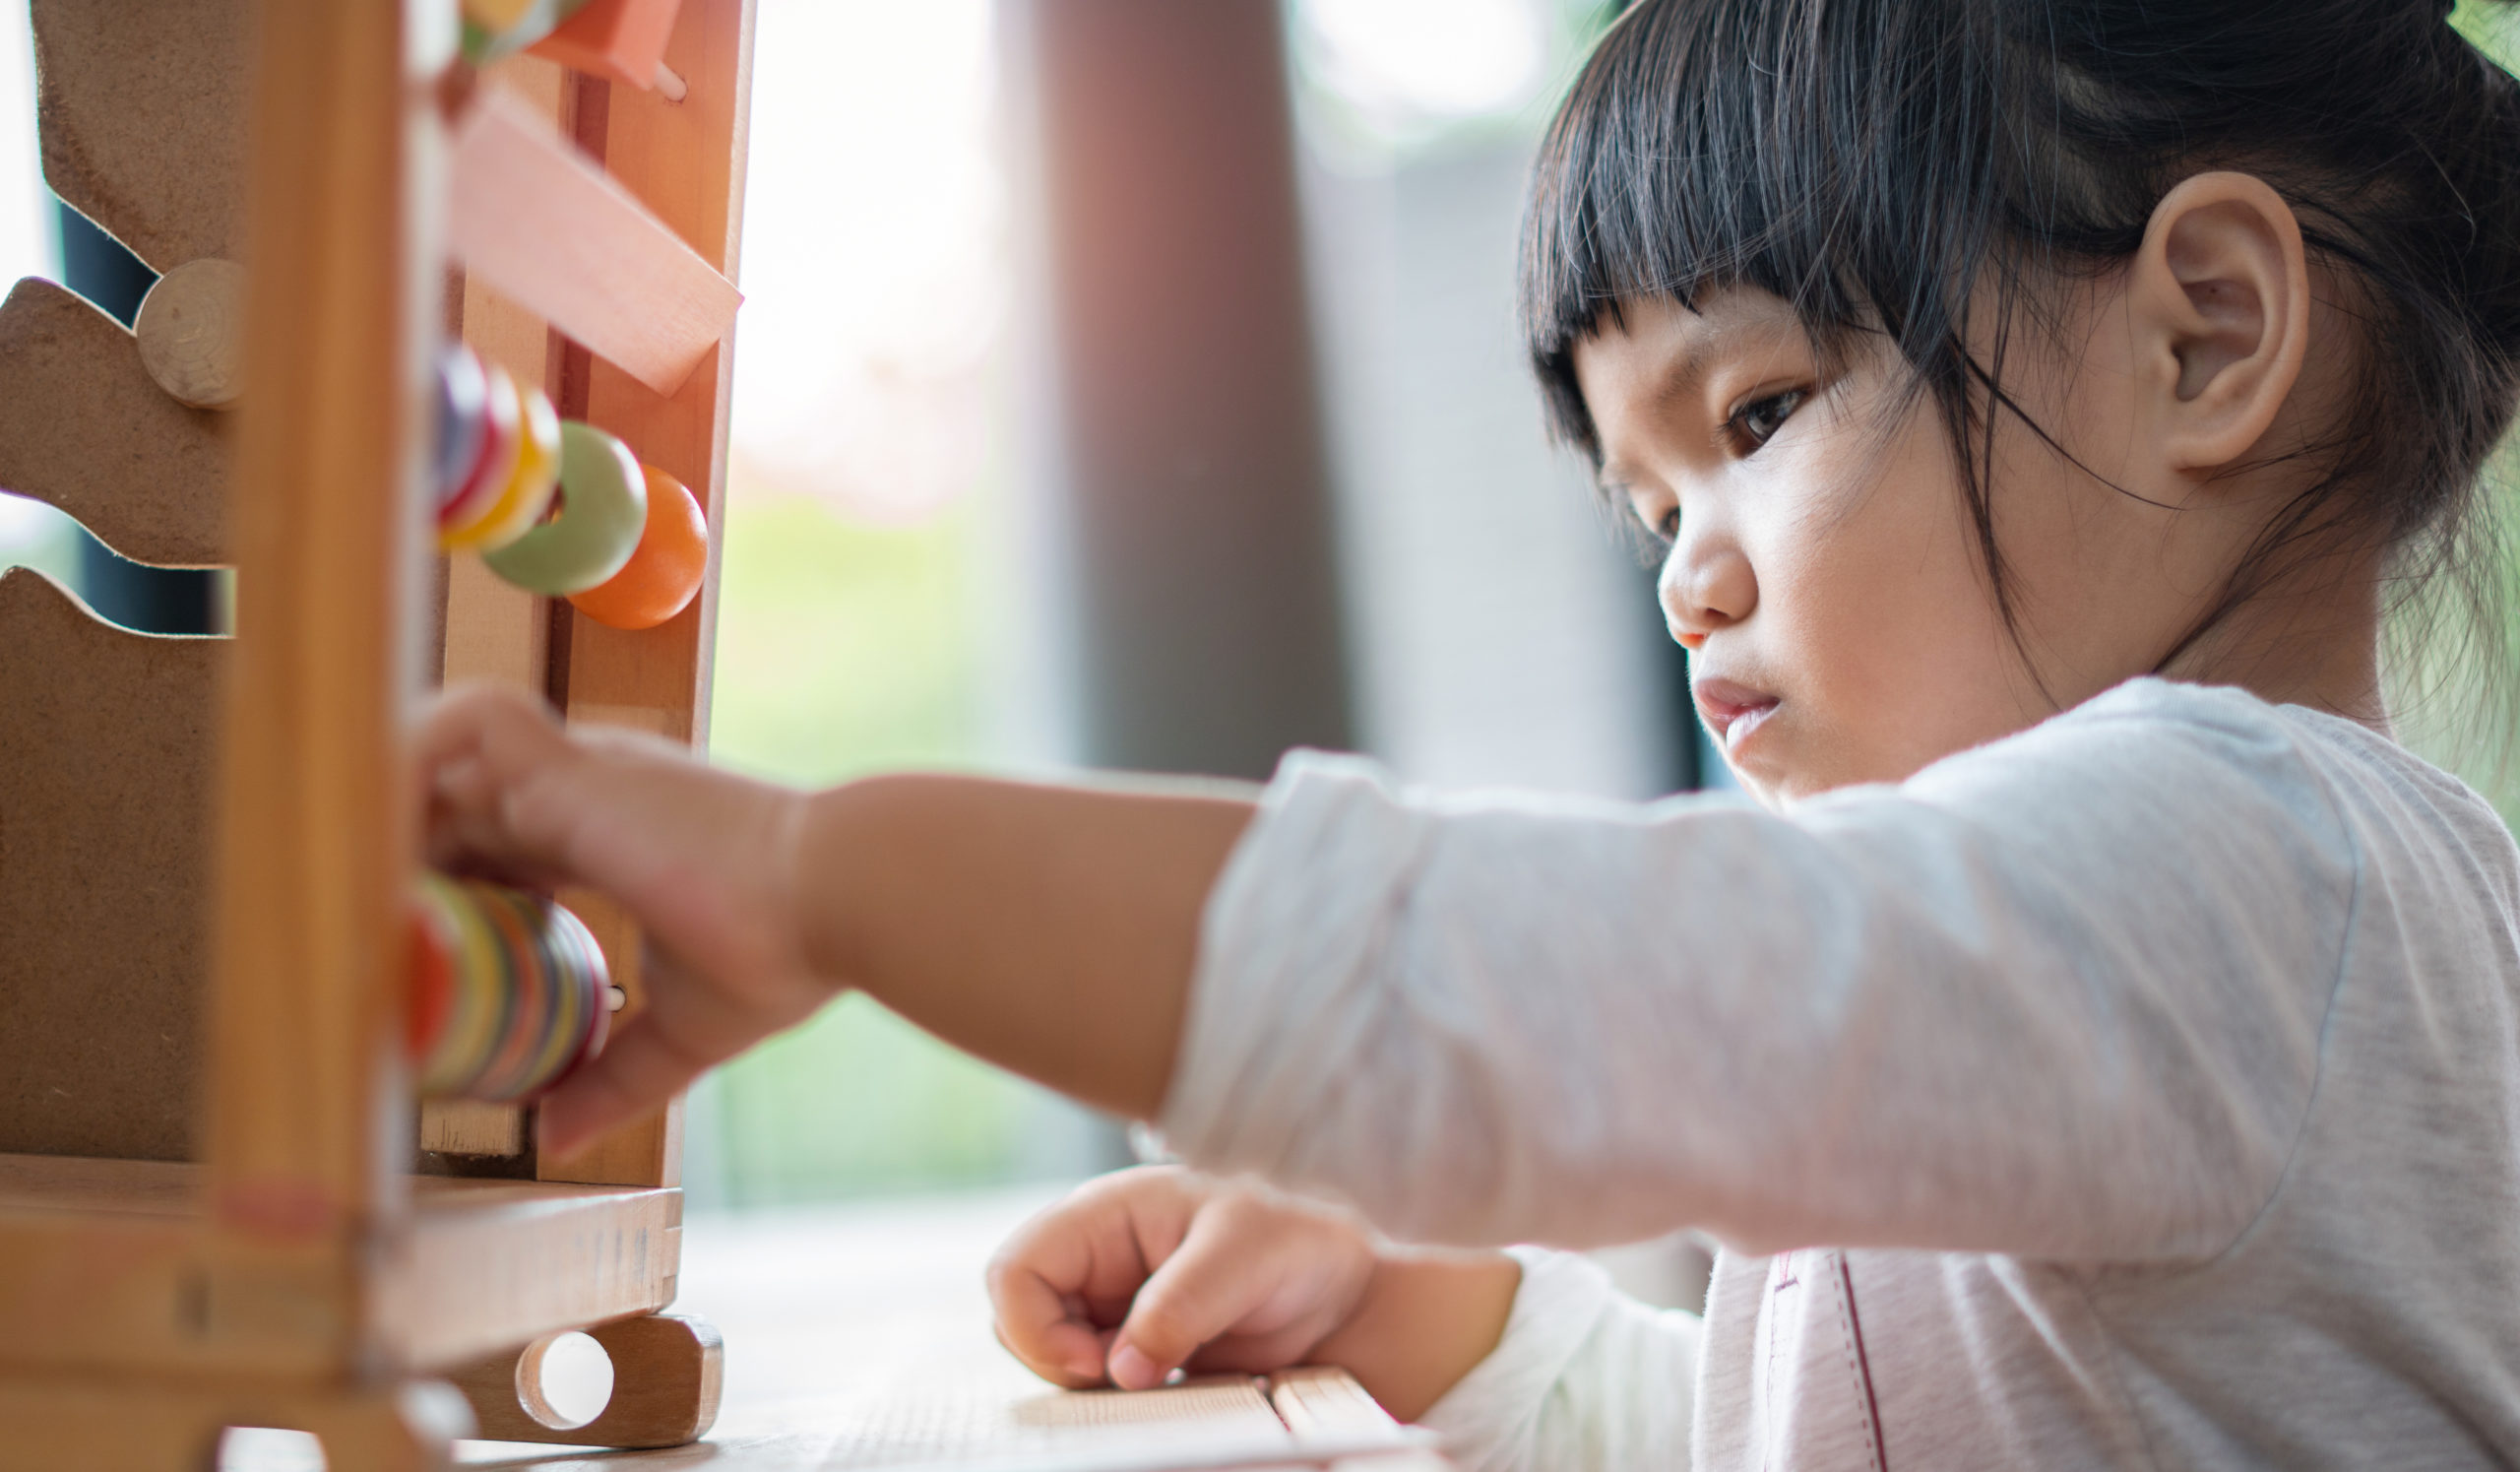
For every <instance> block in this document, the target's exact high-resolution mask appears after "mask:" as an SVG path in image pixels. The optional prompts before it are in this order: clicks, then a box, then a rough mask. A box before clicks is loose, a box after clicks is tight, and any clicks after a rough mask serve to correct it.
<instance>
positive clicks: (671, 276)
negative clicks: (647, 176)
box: [447, 88, 743, 396]
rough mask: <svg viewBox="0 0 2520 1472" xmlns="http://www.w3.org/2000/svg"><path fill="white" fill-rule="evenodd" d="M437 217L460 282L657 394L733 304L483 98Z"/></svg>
mask: <svg viewBox="0 0 2520 1472" xmlns="http://www.w3.org/2000/svg"><path fill="white" fill-rule="evenodd" d="M447 213H448V220H447V244H448V247H449V248H450V249H452V250H453V251H454V253H455V255H456V257H457V259H459V260H461V261H462V262H463V263H464V269H465V270H466V271H468V272H470V273H471V274H472V275H473V276H474V277H477V278H479V279H480V281H481V282H483V283H484V284H485V285H487V286H489V287H490V288H492V289H494V290H496V291H497V292H499V293H500V294H501V295H503V296H506V297H508V298H510V299H511V300H513V301H515V302H516V303H517V304H518V305H520V306H522V307H524V308H525V309H526V310H528V311H530V312H533V313H535V314H536V316H539V317H542V318H544V319H545V320H547V321H549V322H550V324H551V325H552V326H553V327H556V328H558V329H559V330H560V331H561V332H562V333H563V334H565V335H567V336H568V337H571V338H574V339H576V340H577V341H578V342H580V343H583V344H585V345H586V346H587V348H588V350H589V351H591V352H596V353H598V354H599V355H601V356H602V357H604V358H607V359H609V360H610V361H612V362H614V363H617V364H619V365H620V367H621V368H622V370H623V371H625V372H627V373H628V374H629V375H630V376H631V377H633V378H636V379H638V380H639V381H640V382H641V383H644V384H646V385H647V386H648V387H650V388H652V389H655V390H656V391H657V392H658V393H660V394H664V395H668V396H670V395H671V394H672V393H673V392H674V391H675V390H676V389H678V388H680V387H682V381H683V380H684V379H685V378H687V377H689V376H690V374H691V370H692V368H693V367H695V366H696V365H698V363H699V361H700V359H701V358H702V357H704V356H706V355H707V354H708V352H709V350H710V349H711V348H712V347H714V346H715V345H716V344H717V343H718V341H719V340H720V339H722V338H724V337H725V335H726V331H727V329H728V328H730V327H732V326H733V325H734V321H735V308H736V307H738V306H740V305H741V304H742V303H743V293H742V292H740V291H738V290H736V289H735V286H734V283H732V282H730V281H728V280H726V279H725V277H723V276H721V275H719V274H718V273H717V272H716V271H715V270H712V269H711V268H710V265H709V263H708V262H707V261H705V260H703V259H701V257H700V255H699V253H698V252H696V251H694V250H693V249H692V248H691V247H690V246H688V245H685V244H683V243H682V240H681V239H680V238H679V237H678V236H676V235H675V234H674V232H673V230H672V229H671V228H670V227H668V226H667V225H666V224H664V222H662V221H661V220H659V219H658V218H657V217H656V216H655V215H654V214H652V213H650V212H649V210H648V207H647V206H645V205H643V204H641V203H640V202H639V201H638V199H637V198H635V197H634V196H632V195H631V193H630V192H629V191H628V190H626V189H623V188H622V187H621V186H620V185H619V184H617V183H615V182H613V180H612V179H611V178H610V177H608V176H607V175H606V174H605V173H604V172H603V170H602V169H601V168H599V167H598V166H597V165H596V164H595V163H594V161H593V160H589V159H587V158H586V157H585V156H584V155H582V154H580V153H579V152H578V151H577V150H576V149H575V148H573V147H571V146H570V145H569V143H568V142H567V141H566V140H565V139H563V138H561V137H560V135H559V133H558V132H557V131H556V130H555V129H553V128H552V127H551V125H550V124H549V123H547V122H545V121H543V120H542V119H541V118H540V117H538V116H537V115H536V113H535V112H534V111H533V109H532V108H530V107H528V106H527V105H526V104H525V103H523V102H521V101H519V100H517V99H515V98H513V97H510V96H506V95H505V94H503V93H500V92H498V91H497V90H495V89H489V88H485V89H483V90H482V92H481V94H480V96H477V97H476V98H475V99H474V100H473V105H472V107H471V108H470V109H469V110H467V112H466V113H465V115H464V117H463V119H462V120H461V121H460V122H458V123H457V125H456V132H455V182H454V198H453V200H452V201H451V203H450V208H449V210H448V212H447Z"/></svg>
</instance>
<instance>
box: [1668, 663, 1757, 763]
mask: <svg viewBox="0 0 2520 1472" xmlns="http://www.w3.org/2000/svg"><path fill="white" fill-rule="evenodd" d="M1689 689H1690V693H1691V694H1693V695H1695V696H1696V697H1697V708H1698V713H1699V714H1700V715H1702V716H1704V717H1705V718H1706V727H1707V730H1709V731H1712V732H1714V733H1715V739H1716V741H1717V742H1718V743H1719V744H1721V745H1722V746H1723V747H1724V749H1725V751H1726V752H1727V753H1731V752H1733V751H1738V750H1739V749H1741V743H1742V742H1743V741H1746V740H1748V739H1749V738H1750V734H1751V733H1752V732H1755V731H1757V730H1758V729H1759V728H1760V727H1761V726H1763V725H1765V724H1766V723H1767V719H1768V717H1769V716H1771V715H1773V714H1775V713H1776V708H1777V703H1778V702H1777V697H1776V696H1774V695H1771V694H1769V693H1768V692H1767V691H1765V690H1754V689H1752V688H1750V687H1749V686H1748V685H1745V684H1741V683H1738V682H1737V681H1734V680H1729V679H1722V678H1718V677H1716V676H1713V675H1707V676H1702V677H1700V678H1698V679H1697V680H1694V681H1692V682H1691V684H1690V686H1689Z"/></svg>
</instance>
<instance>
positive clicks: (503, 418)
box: [437, 363, 525, 551]
mask: <svg viewBox="0 0 2520 1472" xmlns="http://www.w3.org/2000/svg"><path fill="white" fill-rule="evenodd" d="M488 379H489V390H488V393H487V395H486V396H485V397H484V399H483V401H482V405H483V411H484V412H483V415H482V421H481V422H482V431H483V432H482V435H481V453H480V456H479V458H477V459H476V460H474V461H473V471H472V474H470V475H468V476H466V477H465V478H464V483H463V484H462V485H459V486H457V487H456V490H455V493H454V494H453V495H451V496H449V497H447V498H446V500H445V501H443V502H442V503H440V505H439V506H438V510H437V542H438V546H439V548H440V549H441V550H444V551H458V550H462V549H464V548H467V547H471V546H473V545H476V544H477V538H478V536H479V533H480V528H481V523H482V522H483V521H484V520H485V519H487V517H488V516H489V514H490V511H491V510H492V508H494V507H496V506H497V505H498V503H499V496H500V494H501V493H502V492H504V491H505V490H506V489H507V486H508V482H509V481H510V480H512V479H514V477H515V476H516V465H517V459H518V457H519V456H520V455H521V454H522V453H523V451H524V448H525V399H524V397H523V395H522V394H520V393H519V391H518V389H517V386H516V380H515V379H514V378H512V377H510V376H509V374H508V370H507V369H505V368H502V367H500V366H499V365H498V364H496V363H492V364H490V366H489V373H488Z"/></svg>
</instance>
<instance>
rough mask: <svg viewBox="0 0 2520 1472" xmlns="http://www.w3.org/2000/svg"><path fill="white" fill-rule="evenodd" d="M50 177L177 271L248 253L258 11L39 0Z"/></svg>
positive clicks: (210, 4) (237, 0)
mask: <svg viewBox="0 0 2520 1472" xmlns="http://www.w3.org/2000/svg"><path fill="white" fill-rule="evenodd" d="M252 13H253V6H252V4H251V3H250V0H33V3H32V19H33V21H34V39H35V117H36V125H37V127H38V129H39V131H40V132H41V134H42V138H43V174H44V179H45V181H46V182H47V183H49V184H51V185H52V190H53V192H54V193H55V194H58V195H60V196H61V198H62V199H63V201H64V202H66V203H67V204H68V205H69V206H70V207H71V208H72V209H74V210H77V211H78V212H79V213H80V214H82V215H85V216H87V217H88V218H89V219H90V220H93V221H95V223H96V224H99V225H101V226H102V227H103V228H104V230H105V232H106V233H107V234H110V235H112V236H113V237H114V238H115V239H117V240H120V241H121V242H122V243H123V244H124V245H126V246H129V247H130V248H131V251H132V253H133V254H134V255H137V256H139V257H140V258H141V260H143V261H145V262H147V263H148V264H149V266H150V267H151V269H153V270H157V271H161V272H162V271H169V270H172V269H173V268H175V267H177V266H180V265H182V264H183V263H184V262H186V261H193V260H199V259H201V258H203V257H205V256H215V257H220V258H221V259H225V260H235V259H237V256H238V251H239V250H240V249H241V248H242V247H243V244H244V241H243V238H242V237H243V234H244V215H245V211H244V160H245V133H246V111H247V108H248V105H249V98H250V96H251V91H252V85H251V84H252V79H251V77H250V75H249V74H250V72H251V70H252V69H251V67H250V66H249V65H248V59H249V57H250V55H251V50H252V42H251V39H250V33H249V28H250V25H251V20H252Z"/></svg>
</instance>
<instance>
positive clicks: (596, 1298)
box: [0, 1155, 682, 1465]
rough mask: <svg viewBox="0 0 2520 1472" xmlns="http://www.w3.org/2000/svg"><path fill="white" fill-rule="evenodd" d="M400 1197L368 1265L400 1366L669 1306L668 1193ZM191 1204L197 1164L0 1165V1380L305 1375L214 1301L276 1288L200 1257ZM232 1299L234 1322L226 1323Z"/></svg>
mask: <svg viewBox="0 0 2520 1472" xmlns="http://www.w3.org/2000/svg"><path fill="white" fill-rule="evenodd" d="M410 1188H411V1198H412V1199H411V1211H410V1229H409V1232H408V1233H407V1234H400V1235H398V1238H397V1240H395V1241H393V1242H391V1243H389V1244H387V1245H386V1247H385V1250H384V1251H383V1252H382V1253H381V1254H380V1256H381V1257H382V1259H383V1260H381V1261H378V1262H375V1263H373V1264H372V1265H371V1266H372V1270H373V1272H374V1273H375V1274H376V1278H375V1296H374V1299H373V1302H374V1305H375V1308H374V1311H373V1312H376V1313H377V1314H378V1315H380V1316H381V1317H383V1318H386V1319H388V1320H390V1321H391V1322H392V1323H393V1324H394V1325H395V1326H396V1328H397V1330H398V1332H397V1334H396V1339H397V1341H398V1342H399V1343H400V1344H401V1345H402V1346H403V1353H404V1357H405V1362H406V1363H409V1364H410V1365H414V1366H417V1367H419V1368H421V1369H423V1370H431V1371H434V1370H439V1369H453V1368H457V1367H461V1366H465V1365H468V1364H471V1363H473V1362H475V1361H477V1360H478V1359H479V1358H480V1357H481V1356H483V1355H485V1354H489V1353H492V1352H494V1351H496V1350H499V1349H501V1348H502V1347H505V1346H513V1345H519V1344H525V1343H528V1342H530V1341H532V1340H535V1339H536V1338H539V1337H540V1336H542V1335H545V1334H552V1333H557V1332H560V1331H563V1330H568V1329H576V1328H582V1327H584V1326H586V1325H588V1324H595V1323H603V1322H605V1321H607V1320H612V1319H618V1318H625V1317H630V1316H633V1315H638V1314H646V1313H653V1312H656V1311H658V1310H660V1309H662V1308H663V1307H664V1306H665V1305H667V1304H669V1303H671V1302H673V1297H674V1286H675V1284H674V1275H675V1270H676V1267H677V1266H678V1264H679V1261H680V1255H681V1253H680V1244H681V1235H682V1192H681V1191H680V1190H679V1189H677V1188H674V1187H671V1186H662V1187H660V1186H600V1185H567V1184H555V1183H550V1182H538V1181H501V1180H473V1179H466V1178H456V1177H437V1176H420V1177H413V1178H412V1179H411V1182H410ZM203 1194H204V1192H203V1184H202V1172H201V1168H200V1167H198V1166H195V1165H190V1164H185V1163H180V1162H167V1161H141V1160H85V1159H74V1158H69V1157H62V1156H45V1155H0V1306H4V1307H5V1308H6V1310H7V1314H6V1319H7V1322H8V1324H9V1327H10V1335H9V1340H8V1342H6V1343H0V1377H4V1378H5V1380H6V1382H7V1383H8V1384H10V1385H11V1386H13V1387H14V1386H16V1385H17V1384H19V1383H20V1376H22V1375H26V1374H36V1375H64V1376H79V1375H94V1374H98V1373H101V1372H103V1371H106V1370H111V1371H113V1372H114V1373H117V1374H124V1375H135V1374H145V1375H149V1376H151V1377H152V1378H157V1377H160V1376H163V1377H166V1378H179V1377H180V1378H190V1377H208V1376H257V1377H260V1378H264V1379H278V1378H282V1377H285V1376H291V1375H297V1376H303V1375H305V1374H306V1373H307V1372H308V1370H309V1369H311V1368H313V1367H305V1366H299V1365H296V1364H293V1363H291V1362H290V1361H289V1360H288V1359H287V1358H286V1357H285V1356H284V1355H283V1354H272V1355H268V1356H267V1355H264V1354H261V1353H259V1352H258V1351H259V1350H260V1349H261V1348H262V1347H265V1346H268V1345H269V1344H270V1343H271V1341H270V1340H269V1339H268V1338H266V1337H264V1336H263V1335H262V1334H260V1333H258V1326H259V1325H262V1324H264V1323H266V1322H270V1321H271V1320H270V1313H269V1309H268V1307H266V1308H264V1309H261V1310H254V1309H252V1308H251V1304H252V1300H251V1299H250V1298H248V1299H237V1298H234V1297H232V1296H231V1295H232V1293H233V1292H234V1290H237V1289H243V1288H247V1287H251V1288H253V1289H254V1290H255V1292H256V1293H258V1294H260V1295H261V1296H263V1298H264V1299H265V1301H266V1305H268V1302H269V1295H270V1294H271V1293H272V1292H275V1291H278V1292H284V1293H285V1292H287V1290H288V1288H289V1280H288V1279H286V1278H278V1279H276V1278H275V1277H274V1276H273V1275H272V1272H271V1269H270V1267H269V1264H263V1263H256V1262H252V1261H242V1262H240V1261H235V1260H230V1259H225V1258H221V1256H220V1255H219V1254H218V1253H217V1252H216V1251H215V1250H213V1248H211V1246H210V1234H209V1233H208V1232H206V1231H205V1230H204V1229H205V1227H206V1226H207V1223H208V1215H207V1210H206V1203H205V1201H204V1199H203ZM108 1245H109V1246H110V1251H106V1250H104V1248H106V1247H107V1246H108ZM231 1302H233V1303H238V1304H239V1305H241V1306H244V1307H243V1308H242V1309H241V1310H240V1312H246V1313H247V1315H248V1316H247V1317H245V1318H242V1319H238V1320H235V1321H230V1320H229V1318H228V1313H227V1310H226V1305H228V1304H229V1303H231ZM299 1302H305V1303H309V1304H312V1303H313V1302H315V1300H314V1299H313V1298H312V1296H311V1295H310V1296H309V1297H308V1298H307V1299H304V1300H299ZM285 1312H299V1313H303V1312H320V1311H318V1310H314V1309H311V1308H310V1309H307V1310H299V1311H284V1313H285ZM289 1327H292V1328H294V1327H300V1325H296V1324H291V1325H289ZM8 1424H9V1423H8V1422H7V1420H6V1418H4V1417H0V1426H6V1425H8ZM247 1424H250V1423H247ZM0 1465H5V1464H0Z"/></svg>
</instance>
